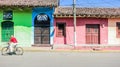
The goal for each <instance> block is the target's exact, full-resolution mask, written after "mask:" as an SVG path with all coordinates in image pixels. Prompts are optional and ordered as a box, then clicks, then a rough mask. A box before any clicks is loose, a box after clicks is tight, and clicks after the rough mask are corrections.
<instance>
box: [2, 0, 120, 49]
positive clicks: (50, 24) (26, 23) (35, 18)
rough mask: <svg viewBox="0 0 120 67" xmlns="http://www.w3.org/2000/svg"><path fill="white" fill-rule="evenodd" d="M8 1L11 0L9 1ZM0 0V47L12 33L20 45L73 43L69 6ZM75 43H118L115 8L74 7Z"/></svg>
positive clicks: (53, 0)
mask: <svg viewBox="0 0 120 67" xmlns="http://www.w3.org/2000/svg"><path fill="white" fill-rule="evenodd" d="M10 1H11V0H10ZM8 3H9V1H0V4H1V5H0V7H1V8H0V31H1V33H0V43H1V44H0V46H5V45H4V44H5V43H6V42H8V41H9V38H10V36H11V35H14V36H15V37H16V38H17V39H18V42H19V45H20V46H23V47H31V46H51V45H74V23H73V22H74V19H73V12H72V11H73V9H72V8H69V7H59V6H58V0H46V1H43V0H41V1H38V0H35V1H32V0H30V1H29V2H28V3H26V0H24V1H21V0H18V1H17V2H14V3H12V2H10V3H9V4H8ZM76 10H77V11H76V17H77V18H76V37H77V38H76V40H77V41H76V43H77V46H79V45H119V44H120V33H119V31H120V9H119V8H76Z"/></svg>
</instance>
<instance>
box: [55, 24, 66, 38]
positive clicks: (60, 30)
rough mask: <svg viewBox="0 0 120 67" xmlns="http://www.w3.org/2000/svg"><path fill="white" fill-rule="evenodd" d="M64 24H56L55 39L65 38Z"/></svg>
mask: <svg viewBox="0 0 120 67" xmlns="http://www.w3.org/2000/svg"><path fill="white" fill-rule="evenodd" d="M65 26H66V24H65V23H57V24H56V27H57V29H56V36H57V37H63V36H64V37H65V36H66V29H65Z"/></svg>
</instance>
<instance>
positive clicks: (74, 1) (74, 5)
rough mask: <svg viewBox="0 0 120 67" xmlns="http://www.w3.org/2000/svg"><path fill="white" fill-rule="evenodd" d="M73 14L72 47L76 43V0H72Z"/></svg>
mask: <svg viewBox="0 0 120 67" xmlns="http://www.w3.org/2000/svg"><path fill="white" fill-rule="evenodd" d="M73 16H74V47H75V46H76V45H77V43H76V0H73Z"/></svg>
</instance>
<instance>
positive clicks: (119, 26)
mask: <svg viewBox="0 0 120 67" xmlns="http://www.w3.org/2000/svg"><path fill="white" fill-rule="evenodd" d="M116 28H117V29H116V36H117V38H120V22H117V23H116Z"/></svg>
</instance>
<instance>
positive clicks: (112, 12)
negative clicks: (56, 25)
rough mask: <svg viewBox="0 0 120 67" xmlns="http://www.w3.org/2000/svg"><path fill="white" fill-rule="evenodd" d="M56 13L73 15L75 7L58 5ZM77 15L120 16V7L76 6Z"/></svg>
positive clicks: (58, 14)
mask: <svg viewBox="0 0 120 67" xmlns="http://www.w3.org/2000/svg"><path fill="white" fill-rule="evenodd" d="M55 15H57V16H61V15H67V16H68V15H71V16H72V15H73V8H71V7H58V8H57V9H56V11H55ZM76 15H77V16H84V17H93V16H94V17H98V16H100V17H101V16H104V18H107V17H108V16H109V17H113V16H120V8H76Z"/></svg>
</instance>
